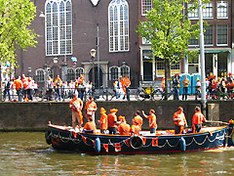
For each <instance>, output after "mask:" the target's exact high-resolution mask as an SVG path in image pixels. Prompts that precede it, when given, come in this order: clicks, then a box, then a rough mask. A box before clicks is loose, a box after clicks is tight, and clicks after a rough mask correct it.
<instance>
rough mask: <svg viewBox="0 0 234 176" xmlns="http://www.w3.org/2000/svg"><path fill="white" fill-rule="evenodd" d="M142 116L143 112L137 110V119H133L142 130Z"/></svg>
mask: <svg viewBox="0 0 234 176" xmlns="http://www.w3.org/2000/svg"><path fill="white" fill-rule="evenodd" d="M140 114H141V112H140V111H139V110H137V111H136V112H135V115H136V116H135V117H134V118H133V121H135V122H136V123H137V124H138V126H139V127H140V129H141V127H142V125H143V119H142V117H141V116H140Z"/></svg>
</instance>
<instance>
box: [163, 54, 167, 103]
mask: <svg viewBox="0 0 234 176" xmlns="http://www.w3.org/2000/svg"><path fill="white" fill-rule="evenodd" d="M164 61H165V62H164V64H165V89H164V100H167V99H168V91H167V90H168V81H167V80H168V64H167V63H168V61H167V59H164Z"/></svg>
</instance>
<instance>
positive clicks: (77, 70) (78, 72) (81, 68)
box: [75, 67, 84, 79]
mask: <svg viewBox="0 0 234 176" xmlns="http://www.w3.org/2000/svg"><path fill="white" fill-rule="evenodd" d="M80 74H84V68H83V67H77V68H76V69H75V79H78V78H79V77H80Z"/></svg>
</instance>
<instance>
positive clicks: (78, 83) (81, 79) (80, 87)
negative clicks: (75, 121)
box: [75, 74, 85, 100]
mask: <svg viewBox="0 0 234 176" xmlns="http://www.w3.org/2000/svg"><path fill="white" fill-rule="evenodd" d="M84 78H85V76H84V74H80V77H79V78H78V79H77V80H76V81H75V85H76V89H77V91H78V92H79V98H80V99H81V100H83V97H84V91H85V88H84Z"/></svg>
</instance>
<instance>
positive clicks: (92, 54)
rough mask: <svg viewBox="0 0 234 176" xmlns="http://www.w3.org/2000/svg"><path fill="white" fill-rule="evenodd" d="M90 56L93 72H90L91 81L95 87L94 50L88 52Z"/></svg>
mask: <svg viewBox="0 0 234 176" xmlns="http://www.w3.org/2000/svg"><path fill="white" fill-rule="evenodd" d="M90 55H91V57H92V67H93V70H92V74H93V75H92V77H93V80H92V82H93V85H94V86H95V77H94V58H95V56H96V50H95V49H91V50H90Z"/></svg>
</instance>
